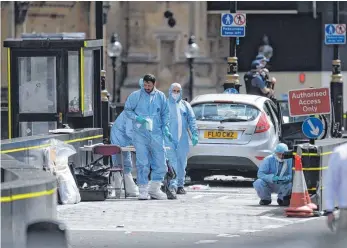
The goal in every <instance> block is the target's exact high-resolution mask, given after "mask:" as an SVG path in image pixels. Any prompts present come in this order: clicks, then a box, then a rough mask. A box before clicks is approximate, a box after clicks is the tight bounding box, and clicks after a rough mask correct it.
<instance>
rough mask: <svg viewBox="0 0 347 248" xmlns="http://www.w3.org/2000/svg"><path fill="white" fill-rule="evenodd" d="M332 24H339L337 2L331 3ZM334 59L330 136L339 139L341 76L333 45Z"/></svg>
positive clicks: (341, 95) (341, 112)
mask: <svg viewBox="0 0 347 248" xmlns="http://www.w3.org/2000/svg"><path fill="white" fill-rule="evenodd" d="M333 5H334V8H333V12H334V13H333V15H334V16H333V23H334V24H339V21H340V20H339V2H338V1H334V2H333ZM333 53H334V55H333V56H334V57H333V61H332V75H331V83H330V94H331V102H332V111H333V123H332V124H333V125H332V128H331V135H332V136H333V137H336V138H337V137H341V135H342V133H341V130H342V125H343V81H342V74H341V60H339V46H338V45H334V52H333Z"/></svg>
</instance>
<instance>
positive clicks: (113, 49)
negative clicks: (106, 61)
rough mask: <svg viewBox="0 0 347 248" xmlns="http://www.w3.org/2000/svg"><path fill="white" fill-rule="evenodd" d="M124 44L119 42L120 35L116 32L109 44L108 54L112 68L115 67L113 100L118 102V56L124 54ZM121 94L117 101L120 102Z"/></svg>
mask: <svg viewBox="0 0 347 248" xmlns="http://www.w3.org/2000/svg"><path fill="white" fill-rule="evenodd" d="M122 50H123V47H122V44H121V43H120V42H119V39H118V35H117V34H116V33H114V34H113V35H112V37H111V41H110V44H108V46H107V55H108V56H109V57H110V58H111V59H112V69H113V89H112V92H113V95H112V99H113V102H116V92H117V91H118V90H117V91H116V62H117V58H118V57H119V56H120V55H121V54H122ZM119 99H120V97H119V94H118V96H117V101H118V102H119Z"/></svg>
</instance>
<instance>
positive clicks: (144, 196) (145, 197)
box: [138, 185, 149, 200]
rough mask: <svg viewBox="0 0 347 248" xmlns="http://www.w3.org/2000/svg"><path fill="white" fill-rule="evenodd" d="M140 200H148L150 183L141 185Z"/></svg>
mask: <svg viewBox="0 0 347 248" xmlns="http://www.w3.org/2000/svg"><path fill="white" fill-rule="evenodd" d="M139 191H140V192H139V193H140V194H139V198H138V199H139V200H148V198H149V195H148V185H140V186H139Z"/></svg>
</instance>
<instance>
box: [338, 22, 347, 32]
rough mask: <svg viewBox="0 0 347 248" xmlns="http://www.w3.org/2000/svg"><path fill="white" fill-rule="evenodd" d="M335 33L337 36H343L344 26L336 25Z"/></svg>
mask: <svg viewBox="0 0 347 248" xmlns="http://www.w3.org/2000/svg"><path fill="white" fill-rule="evenodd" d="M336 33H337V34H345V33H346V24H337V25H336Z"/></svg>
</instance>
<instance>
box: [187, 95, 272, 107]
mask: <svg viewBox="0 0 347 248" xmlns="http://www.w3.org/2000/svg"><path fill="white" fill-rule="evenodd" d="M266 100H268V98H266V97H263V96H257V95H248V94H225V93H223V94H205V95H200V96H197V97H195V98H194V99H193V101H191V102H190V104H191V105H196V104H199V103H204V102H214V101H232V102H240V103H246V104H250V105H255V106H257V107H259V108H260V109H262V107H263V104H264V102H265V101H266Z"/></svg>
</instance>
